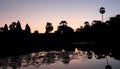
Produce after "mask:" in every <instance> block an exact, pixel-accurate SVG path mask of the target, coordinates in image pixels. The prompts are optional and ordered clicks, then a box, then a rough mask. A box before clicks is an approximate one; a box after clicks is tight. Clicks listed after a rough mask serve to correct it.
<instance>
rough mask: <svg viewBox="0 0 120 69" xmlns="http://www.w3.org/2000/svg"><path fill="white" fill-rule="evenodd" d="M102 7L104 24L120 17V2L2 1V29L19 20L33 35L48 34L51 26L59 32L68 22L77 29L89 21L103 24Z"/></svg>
mask: <svg viewBox="0 0 120 69" xmlns="http://www.w3.org/2000/svg"><path fill="white" fill-rule="evenodd" d="M102 6H103V7H105V9H106V13H105V14H104V21H105V20H108V19H109V17H112V16H115V15H117V14H120V0H0V27H2V26H4V24H8V25H9V24H11V23H12V22H17V21H18V20H19V21H20V22H21V25H22V28H23V29H24V27H25V25H26V24H27V23H28V24H29V25H30V27H31V30H32V32H33V31H34V30H38V31H39V32H40V33H44V32H45V26H46V23H47V22H51V23H52V25H53V27H54V30H53V31H55V30H57V26H58V25H59V23H60V21H62V20H66V21H67V22H68V26H71V27H72V28H73V29H76V28H78V27H80V26H82V25H83V24H84V22H85V21H89V22H91V21H92V20H101V14H100V13H99V8H100V7H102Z"/></svg>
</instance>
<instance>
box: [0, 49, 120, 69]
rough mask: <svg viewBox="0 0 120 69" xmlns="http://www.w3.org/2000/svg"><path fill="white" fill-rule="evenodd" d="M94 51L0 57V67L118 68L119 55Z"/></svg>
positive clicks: (46, 68)
mask: <svg viewBox="0 0 120 69" xmlns="http://www.w3.org/2000/svg"><path fill="white" fill-rule="evenodd" d="M113 55H114V53H111V52H110V53H108V54H104V53H102V54H97V53H96V52H95V51H82V50H81V49H78V48H75V51H65V50H64V49H63V50H61V51H40V52H33V53H30V54H26V55H20V56H10V57H6V58H1V59H0V69H120V59H119V58H120V57H116V56H115V57H114V56H113Z"/></svg>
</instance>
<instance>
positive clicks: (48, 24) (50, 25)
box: [45, 22, 53, 33]
mask: <svg viewBox="0 0 120 69" xmlns="http://www.w3.org/2000/svg"><path fill="white" fill-rule="evenodd" d="M45 28H46V31H45V33H49V32H51V31H52V30H53V26H52V23H49V22H47V25H46V27H45Z"/></svg>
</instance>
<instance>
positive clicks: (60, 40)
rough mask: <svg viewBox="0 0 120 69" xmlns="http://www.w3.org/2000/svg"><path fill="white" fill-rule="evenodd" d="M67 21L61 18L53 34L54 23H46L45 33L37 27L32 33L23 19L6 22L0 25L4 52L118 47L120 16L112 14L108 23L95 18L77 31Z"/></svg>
mask: <svg viewBox="0 0 120 69" xmlns="http://www.w3.org/2000/svg"><path fill="white" fill-rule="evenodd" d="M67 24H68V23H67V22H66V21H61V22H60V24H59V26H58V27H57V30H56V31H55V32H54V33H50V32H51V31H52V30H53V29H54V28H53V26H52V23H50V22H47V24H46V27H45V28H46V31H45V33H39V32H38V31H37V30H36V31H34V33H31V28H30V26H29V25H28V24H26V26H25V29H24V30H23V29H22V28H21V23H20V21H18V22H12V24H10V25H9V26H8V25H7V24H5V26H4V27H0V52H1V53H0V54H3V53H2V52H4V53H6V54H8V55H9V54H10V53H14V54H19V53H25V52H26V53H27V52H32V51H39V50H58V49H59V50H61V49H69V50H70V49H74V48H75V47H83V48H89V47H92V48H100V47H101V48H103V47H105V48H108V47H109V48H111V49H113V48H115V49H117V48H118V47H117V46H118V45H119V41H120V34H119V32H120V30H119V29H120V27H119V26H120V15H116V16H115V17H110V19H109V20H108V21H106V22H101V21H99V20H94V21H93V22H92V24H90V23H89V22H85V23H84V26H80V28H77V29H76V30H75V31H74V30H73V28H71V27H70V26H68V25H67ZM91 44H92V45H91ZM110 46H111V47H110ZM6 51H7V52H6Z"/></svg>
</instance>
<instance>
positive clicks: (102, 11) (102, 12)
mask: <svg viewBox="0 0 120 69" xmlns="http://www.w3.org/2000/svg"><path fill="white" fill-rule="evenodd" d="M99 12H100V13H101V14H102V22H103V14H104V13H105V8H104V7H100V10H99Z"/></svg>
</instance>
